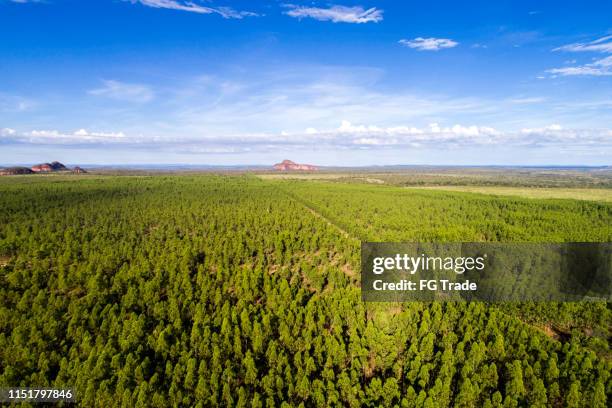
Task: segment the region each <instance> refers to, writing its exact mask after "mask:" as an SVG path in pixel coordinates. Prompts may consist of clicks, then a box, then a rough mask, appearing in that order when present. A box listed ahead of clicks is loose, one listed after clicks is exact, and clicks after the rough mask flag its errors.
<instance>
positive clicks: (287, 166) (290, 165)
mask: <svg viewBox="0 0 612 408" xmlns="http://www.w3.org/2000/svg"><path fill="white" fill-rule="evenodd" d="M274 169H275V170H279V171H296V170H302V171H314V170H318V169H319V168H318V167H317V166H313V165H312V164H298V163H295V162H292V161H291V160H283V161H282V162H280V163H276V164H275V165H274Z"/></svg>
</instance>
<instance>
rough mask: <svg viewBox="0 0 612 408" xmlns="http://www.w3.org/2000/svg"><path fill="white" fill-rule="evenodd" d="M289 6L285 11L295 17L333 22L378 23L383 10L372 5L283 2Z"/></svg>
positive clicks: (381, 17)
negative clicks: (325, 4) (312, 5)
mask: <svg viewBox="0 0 612 408" xmlns="http://www.w3.org/2000/svg"><path fill="white" fill-rule="evenodd" d="M284 6H285V7H287V8H289V10H288V11H286V12H285V14H287V15H288V16H291V17H295V18H300V19H301V18H314V19H315V20H319V21H332V22H334V23H356V24H361V23H378V22H379V21H382V19H383V11H382V10H379V9H377V8H376V7H372V8H369V9H367V10H366V9H364V8H363V7H361V6H355V7H346V6H330V7H328V8H320V7H306V6H297V5H294V4H285V5H284Z"/></svg>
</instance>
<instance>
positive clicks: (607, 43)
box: [553, 35, 612, 53]
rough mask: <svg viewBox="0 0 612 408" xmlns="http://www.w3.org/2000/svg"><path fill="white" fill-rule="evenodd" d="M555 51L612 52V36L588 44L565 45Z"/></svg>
mask: <svg viewBox="0 0 612 408" xmlns="http://www.w3.org/2000/svg"><path fill="white" fill-rule="evenodd" d="M553 51H570V52H582V51H591V52H592V51H596V52H606V53H608V52H612V35H608V36H605V37H602V38H599V39H597V40H594V41H591V42H587V43H574V44H568V45H563V46H561V47H557V48H555V49H553Z"/></svg>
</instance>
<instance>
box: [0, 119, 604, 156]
mask: <svg viewBox="0 0 612 408" xmlns="http://www.w3.org/2000/svg"><path fill="white" fill-rule="evenodd" d="M611 137H612V130H610V129H564V128H563V127H561V126H560V125H557V124H553V125H549V126H544V127H539V128H524V129H520V130H517V131H514V132H503V131H500V130H497V129H495V128H492V127H488V126H475V125H471V126H464V125H460V124H457V125H454V126H441V125H439V124H437V123H431V124H430V125H428V126H426V127H422V128H418V127H414V126H392V127H379V126H375V125H363V124H360V125H354V124H352V123H351V122H349V121H342V122H341V123H340V125H339V126H338V127H336V128H332V129H326V130H317V129H315V128H312V127H309V128H306V129H304V130H303V131H301V132H276V133H245V134H237V135H232V136H225V137H220V136H201V137H193V136H192V137H172V138H159V137H144V136H142V135H138V136H128V135H126V134H124V133H123V132H90V131H87V130H84V129H81V130H78V131H75V132H66V133H65V132H61V131H58V130H33V131H29V132H16V131H15V130H13V129H2V130H0V144H35V145H63V146H96V145H101V146H102V145H103V146H111V147H112V146H123V147H133V148H139V149H140V148H147V149H154V150H161V151H172V152H183V153H211V154H220V153H246V152H276V151H279V150H281V151H282V150H291V149H293V150H295V149H296V148H315V147H317V148H321V147H324V148H334V149H342V150H351V149H353V150H364V149H386V148H401V147H409V148H417V149H418V148H432V147H435V148H437V149H441V148H462V147H477V146H503V147H504V148H506V147H510V146H515V147H520V146H522V147H555V146H563V147H564V148H568V149H571V148H574V147H585V146H597V147H598V148H599V149H601V148H610V147H612V138H611Z"/></svg>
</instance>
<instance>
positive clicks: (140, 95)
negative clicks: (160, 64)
mask: <svg viewBox="0 0 612 408" xmlns="http://www.w3.org/2000/svg"><path fill="white" fill-rule="evenodd" d="M103 83H104V86H103V87H101V88H96V89H92V90H90V91H89V92H88V93H89V94H90V95H95V96H102V97H106V98H111V99H116V100H120V101H125V102H135V103H144V102H149V101H150V100H152V99H153V98H154V96H155V94H154V93H153V91H152V90H151V88H149V87H148V86H146V85H142V84H128V83H125V82H119V81H114V80H106V81H103Z"/></svg>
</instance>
